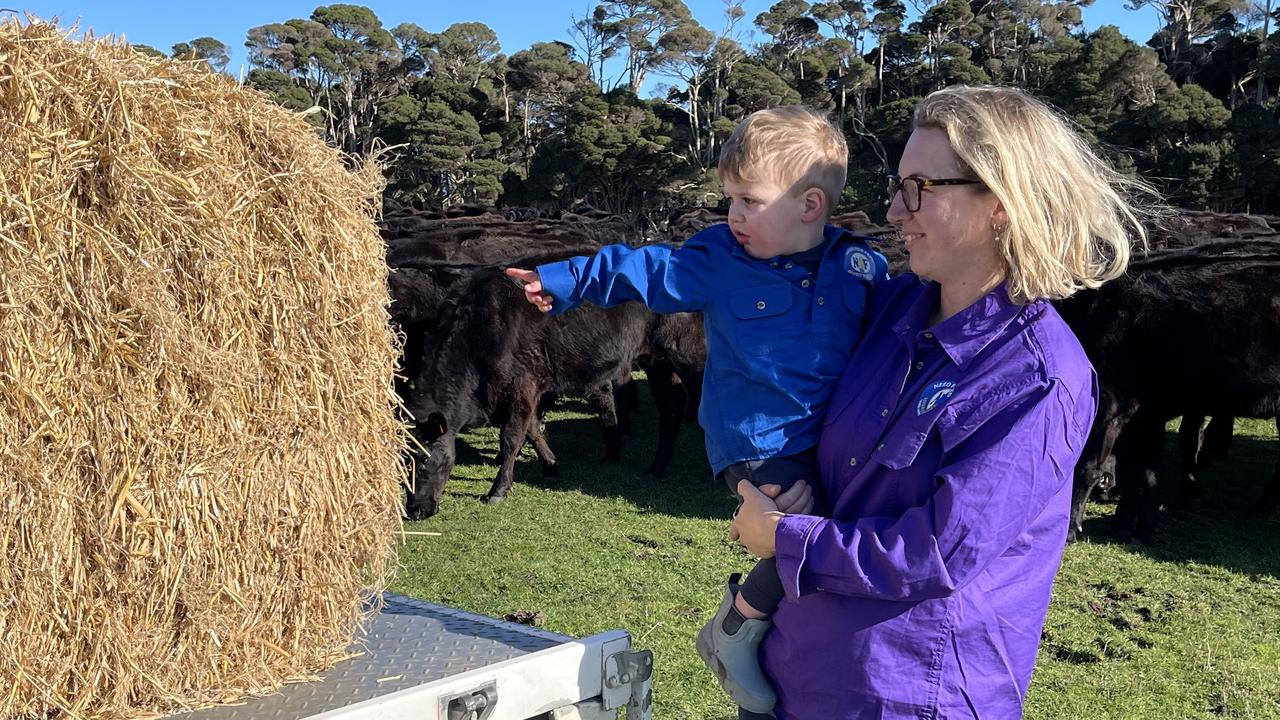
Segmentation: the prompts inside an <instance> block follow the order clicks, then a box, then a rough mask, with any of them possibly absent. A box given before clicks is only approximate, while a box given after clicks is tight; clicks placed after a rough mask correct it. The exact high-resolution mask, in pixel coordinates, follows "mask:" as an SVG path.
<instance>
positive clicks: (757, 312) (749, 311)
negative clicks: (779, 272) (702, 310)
mask: <svg viewBox="0 0 1280 720" xmlns="http://www.w3.org/2000/svg"><path fill="white" fill-rule="evenodd" d="M792 304H793V301H792V297H791V286H790V285H787V284H785V283H780V284H771V285H762V286H758V287H751V288H741V289H739V290H730V291H729V313H730V314H731V315H732V321H733V326H734V333H733V335H734V341H735V342H736V343H737V345H738V349H739V350H740V351H741V352H744V353H747V354H749V355H772V354H775V353H777V352H779V351H782V350H789V349H795V347H796V346H795V344H796V343H797V342H807V341H808V337H807V333H806V332H805V331H806V328H807V325H808V323H806V322H805V321H804V318H802V317H800V316H799V313H796V312H794V311H793V309H792ZM796 309H802V308H796Z"/></svg>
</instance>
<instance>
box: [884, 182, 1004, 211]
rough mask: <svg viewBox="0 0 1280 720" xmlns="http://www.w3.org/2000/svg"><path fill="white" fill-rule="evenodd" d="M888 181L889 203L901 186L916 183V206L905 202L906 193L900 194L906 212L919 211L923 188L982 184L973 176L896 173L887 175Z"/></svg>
mask: <svg viewBox="0 0 1280 720" xmlns="http://www.w3.org/2000/svg"><path fill="white" fill-rule="evenodd" d="M887 180H888V181H889V188H888V189H889V204H891V205H892V204H893V198H894V197H896V196H897V194H898V193H900V192H902V186H903V185H905V184H907V183H915V185H916V206H915V207H911V203H909V202H907V194H906V193H903V194H902V205H903V207H905V208H906V209H907V212H919V211H920V204H921V203H923V202H924V190H925V188H931V187H938V186H943V185H982V184H983V183H982V181H981V180H975V179H973V178H922V177H911V176H907V177H899V176H897V175H888V176H887Z"/></svg>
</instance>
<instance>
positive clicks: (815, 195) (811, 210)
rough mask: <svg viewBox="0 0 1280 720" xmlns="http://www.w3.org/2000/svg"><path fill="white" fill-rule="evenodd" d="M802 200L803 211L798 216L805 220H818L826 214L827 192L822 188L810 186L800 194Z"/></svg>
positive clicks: (822, 218)
mask: <svg viewBox="0 0 1280 720" xmlns="http://www.w3.org/2000/svg"><path fill="white" fill-rule="evenodd" d="M801 199H802V200H804V213H803V214H802V215H801V216H800V217H801V219H803V220H804V221H805V222H807V223H809V222H818V221H820V220H825V219H826V216H827V194H826V193H825V192H823V191H822V188H816V187H811V188H809V189H808V190H805V191H804V195H802V196H801Z"/></svg>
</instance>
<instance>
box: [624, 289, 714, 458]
mask: <svg viewBox="0 0 1280 720" xmlns="http://www.w3.org/2000/svg"><path fill="white" fill-rule="evenodd" d="M646 340H647V347H646V349H645V353H644V354H643V355H642V356H641V357H640V358H639V359H638V360H639V365H640V367H641V369H643V370H644V371H645V375H646V376H647V377H648V378H649V391H650V393H651V394H652V395H653V401H654V405H655V406H656V407H657V408H658V447H657V449H656V450H655V452H654V456H653V462H652V463H651V464H650V465H649V470H648V475H649V477H651V478H653V479H658V478H661V477H662V476H663V475H665V474H666V472H667V467H668V466H670V465H671V459H672V458H673V457H674V456H675V450H676V439H677V438H678V436H679V433H680V422H681V420H683V419H684V418H686V417H689V416H690V415H693V416H695V417H696V415H697V410H698V403H699V402H700V401H701V398H702V373H703V369H704V368H706V365H707V338H706V334H705V333H704V331H703V329H702V314H701V313H675V314H672V315H659V316H658V318H657V319H656V320H655V321H654V322H653V323H651V324H650V326H649V331H648V333H647V336H646Z"/></svg>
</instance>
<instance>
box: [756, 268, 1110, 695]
mask: <svg viewBox="0 0 1280 720" xmlns="http://www.w3.org/2000/svg"><path fill="white" fill-rule="evenodd" d="M938 302H939V288H938V286H937V285H936V284H933V283H929V284H924V283H922V282H921V280H920V279H919V278H918V277H916V276H915V275H905V276H902V277H899V278H895V279H894V280H891V281H889V282H887V283H882V284H881V285H880V286H878V287H877V288H876V290H875V294H874V296H873V298H872V308H871V315H870V317H869V322H870V323H871V324H870V327H869V328H868V331H867V334H866V335H865V336H864V338H863V340H862V344H861V345H859V346H858V349H857V350H856V351H855V353H854V355H853V357H852V358H851V359H850V360H849V364H848V366H847V367H846V368H845V371H844V374H843V376H842V377H841V379H840V381H839V384H838V385H837V387H836V391H835V395H834V396H833V397H832V400H831V404H830V405H829V410H828V414H827V419H826V424H825V427H824V429H823V434H822V437H821V440H820V441H819V444H818V459H819V464H820V467H821V481H820V483H821V490H822V495H823V497H824V498H826V506H827V507H826V508H824V510H825V512H826V515H827V517H815V516H812V515H788V516H786V517H784V518H783V519H782V521H781V523H780V524H779V525H778V529H777V534H776V540H777V557H778V573H779V574H780V575H781V576H782V583H783V586H784V587H785V588H786V593H787V599H786V600H784V601H783V603H782V606H781V607H780V608H779V609H778V612H777V613H776V615H775V616H774V626H773V629H772V630H771V631H770V632H769V634H768V635H766V637H765V640H764V643H763V646H762V648H761V659H762V662H763V664H764V667H765V670H766V672H767V673H768V675H769V676H770V678H771V679H772V680H773V683H774V685H775V687H776V688H777V691H778V705H777V707H776V708H775V713H776V715H777V717H778V718H779V720H791V719H799V720H803V719H810V718H812V719H813V720H839V719H841V718H846V719H849V720H853V719H854V718H857V719H858V720H871V719H873V718H874V719H875V720H889V719H897V718H918V719H925V718H928V719H933V718H953V719H954V718H972V717H980V718H1000V719H1004V718H1017V717H1020V716H1021V712H1022V701H1023V698H1025V696H1026V692H1027V686H1028V684H1029V683H1030V682H1031V672H1032V669H1033V668H1034V666H1035V656H1036V649H1037V646H1038V645H1039V642H1040V630H1041V628H1042V626H1043V625H1044V618H1045V613H1046V611H1047V610H1048V606H1049V593H1050V590H1051V589H1052V587H1053V576H1054V574H1055V573H1056V572H1057V570H1058V565H1059V563H1060V562H1061V560H1062V551H1063V547H1064V545H1065V542H1066V535H1067V523H1068V517H1069V515H1070V506H1071V478H1072V470H1073V468H1074V467H1075V464H1076V460H1077V459H1078V458H1079V456H1080V452H1081V450H1082V449H1083V447H1084V443H1085V439H1086V438H1087V437H1088V434H1089V427H1090V425H1091V423H1092V422H1093V416H1094V412H1095V410H1096V407H1097V385H1096V377H1095V375H1094V372H1093V367H1092V366H1091V365H1090V364H1089V360H1088V358H1086V357H1085V354H1084V350H1083V349H1082V348H1081V347H1080V343H1079V342H1077V340H1076V338H1075V336H1074V335H1073V334H1072V333H1071V330H1070V329H1069V328H1068V327H1067V325H1066V323H1064V322H1063V321H1062V319H1061V318H1060V317H1059V316H1058V313H1057V311H1055V310H1054V309H1053V307H1052V306H1051V305H1050V304H1049V303H1047V302H1043V301H1038V302H1032V303H1029V304H1026V305H1015V304H1014V303H1012V302H1011V301H1010V300H1009V296H1008V293H1007V292H1006V291H1005V287H1004V286H1003V285H1001V286H1000V287H998V288H996V289H995V290H993V291H991V292H990V293H988V294H987V295H985V296H984V297H982V298H981V299H979V300H978V301H977V302H975V303H974V304H973V305H971V306H970V307H968V308H966V309H965V310H963V311H961V312H960V313H958V314H956V315H954V316H953V317H950V318H948V319H946V320H944V321H943V322H941V323H939V324H938V325H937V326H935V327H933V328H929V327H928V321H929V318H930V316H931V315H932V314H933V313H934V312H935V310H936V309H937V307H938Z"/></svg>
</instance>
